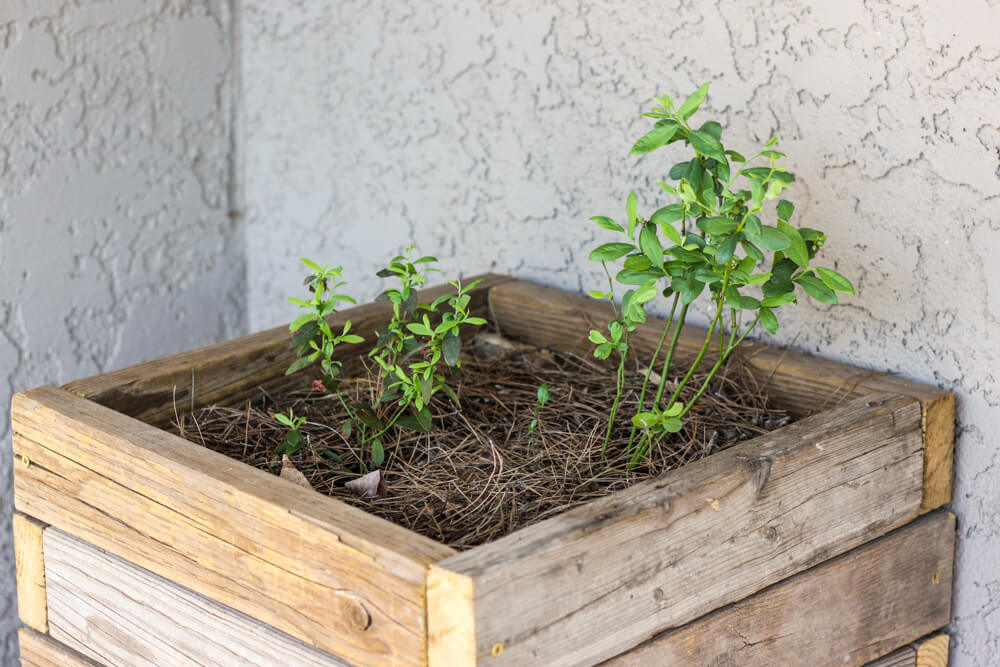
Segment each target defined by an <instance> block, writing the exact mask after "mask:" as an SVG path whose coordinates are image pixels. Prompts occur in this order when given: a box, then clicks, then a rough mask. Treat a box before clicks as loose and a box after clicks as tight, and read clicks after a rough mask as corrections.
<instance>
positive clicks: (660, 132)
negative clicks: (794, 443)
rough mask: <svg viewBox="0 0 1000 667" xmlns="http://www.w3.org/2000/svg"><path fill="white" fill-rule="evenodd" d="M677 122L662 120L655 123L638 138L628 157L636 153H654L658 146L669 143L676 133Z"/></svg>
mask: <svg viewBox="0 0 1000 667" xmlns="http://www.w3.org/2000/svg"><path fill="white" fill-rule="evenodd" d="M677 128H678V125H677V122H676V121H674V120H671V119H664V120H661V121H659V122H657V123H656V125H655V126H654V127H653V129H652V130H650V131H649V132H647V133H646V134H644V135H643V136H642V137H640V138H639V140H638V141H637V142H635V145H634V146H632V150H631V151H629V155H635V154H637V153H649V152H650V151H655V150H656V149H657V148H659V147H660V146H663V145H665V144H668V143H670V140H671V139H673V138H674V135H675V134H676V133H677Z"/></svg>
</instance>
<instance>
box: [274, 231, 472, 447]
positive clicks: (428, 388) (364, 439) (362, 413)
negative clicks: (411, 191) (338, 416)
mask: <svg viewBox="0 0 1000 667" xmlns="http://www.w3.org/2000/svg"><path fill="white" fill-rule="evenodd" d="M414 250H415V248H414V247H412V246H411V247H410V248H407V250H406V253H405V254H404V255H398V256H396V257H394V258H393V259H392V260H391V261H390V263H389V266H387V267H386V268H385V269H382V270H381V271H379V272H378V275H379V276H380V277H383V278H384V277H395V278H397V279H398V281H399V284H398V287H393V288H390V289H387V290H385V291H384V292H383V293H382V294H381V295H380V296H379V299H383V300H388V301H390V302H391V303H392V306H393V316H392V319H391V321H390V322H389V325H388V326H387V327H386V328H385V329H384V330H383V331H380V332H378V338H377V340H376V343H375V346H374V348H373V349H372V350H371V352H370V353H369V356H370V357H371V358H372V359H373V360H374V361H375V371H376V374H377V387H378V391H377V395H378V399H377V400H376V401H375V403H374V405H371V404H365V403H349V402H348V401H347V399H346V398H345V397H344V395H343V393H342V392H341V391H340V388H339V379H340V373H341V369H342V363H341V362H340V361H339V360H338V359H336V358H335V351H336V349H337V346H338V345H340V344H342V343H361V342H363V340H364V339H363V338H362V337H361V336H358V335H356V334H352V333H350V331H351V322H350V321H347V322H345V323H344V326H343V327H342V329H341V331H340V333H339V334H337V333H335V332H334V331H333V329H332V327H331V326H330V324H329V322H328V321H327V319H326V318H327V317H328V316H329V315H330V314H332V313H334V312H336V309H337V307H338V306H339V305H340V304H342V303H352V304H353V303H355V301H354V299H353V298H351V297H349V296H347V295H345V294H341V293H340V292H339V290H340V288H341V287H343V286H345V285H346V284H347V283H345V282H343V281H341V280H340V278H341V267H339V266H337V267H329V266H322V267H321V266H319V265H318V264H316V263H315V262H312V261H310V260H308V259H302V260H301V261H302V263H303V264H305V265H306V267H307V268H309V270H310V273H309V275H308V276H307V277H306V280H305V285H307V286H308V287H309V290H310V292H312V298H311V299H309V300H304V299H289V301H291V302H292V303H294V304H296V305H298V306H299V307H300V308H303V309H305V310H307V311H308V312H307V313H306V314H304V315H302V316H301V317H299V318H297V319H296V320H295V321H294V322H292V324H291V325H290V328H291V330H292V331H293V333H294V336H293V338H292V345H293V346H294V347H295V348H296V353H297V356H298V359H297V360H296V361H295V362H294V363H293V364H292V365H291V366H290V367H289V369H288V371H287V372H288V373H294V372H296V371H299V370H302V369H304V368H307V367H309V366H310V365H312V364H314V363H318V364H319V365H320V370H321V372H322V378H321V379H320V380H316V381H314V383H313V387H314V388H315V389H317V390H320V391H329V392H332V393H334V394H335V395H336V396H337V398H338V400H339V401H340V403H341V404H342V405H343V407H344V409H345V410H346V411H347V414H348V420H347V421H346V422H345V423H344V424H343V426H342V429H341V430H342V433H343V435H344V437H345V438H351V437H352V435H353V437H354V438H355V439H356V440H357V441H358V442H359V443H360V453H359V459H360V460H361V462H362V467H365V465H366V462H370V464H371V465H372V466H373V467H378V466H380V465H382V463H383V462H384V461H385V447H384V444H383V441H382V436H383V435H384V434H385V433H386V432H387V431H389V430H390V429H392V428H394V427H401V428H407V429H411V430H416V431H421V432H428V431H430V430H431V429H432V427H433V423H432V415H431V412H430V409H429V408H428V404H429V402H430V400H431V398H432V397H433V396H434V395H435V394H437V393H438V392H444V393H445V394H447V395H448V396H449V397H450V398H451V399H452V400H453V401H454V402H455V403H456V404H457V403H458V395H457V394H456V393H455V391H454V390H453V389H452V388H451V387H450V386H449V385H448V382H447V379H446V378H445V376H444V374H443V373H444V370H443V369H442V367H441V366H442V363H443V364H444V366H445V367H452V368H458V367H459V366H460V365H461V358H460V355H461V349H462V339H461V333H460V332H461V328H462V327H463V326H466V325H471V326H479V325H482V324H485V323H486V320H484V319H483V318H481V317H474V316H472V315H471V313H470V312H469V303H470V301H471V296H470V295H469V294H468V292H469V291H470V290H471V289H472V288H473V287H475V286H476V285H478V284H479V281H476V282H473V283H471V284H469V285H462V283H461V281H448V284H449V285H451V286H453V287H454V288H455V293H454V294H451V295H445V296H442V297H439V298H438V299H436V300H435V301H434V302H433V303H431V304H418V303H417V289H418V288H419V287H421V286H422V285H423V284H424V283H426V282H427V274H428V273H431V272H436V271H437V269H435V268H434V267H433V266H431V265H432V264H433V263H434V262H436V261H437V259H436V258H434V257H430V256H427V257H420V258H417V259H413V258H412V255H413V252H414ZM442 306H447V308H442ZM366 450H368V452H369V455H368V456H367V457H366V456H365V451H366Z"/></svg>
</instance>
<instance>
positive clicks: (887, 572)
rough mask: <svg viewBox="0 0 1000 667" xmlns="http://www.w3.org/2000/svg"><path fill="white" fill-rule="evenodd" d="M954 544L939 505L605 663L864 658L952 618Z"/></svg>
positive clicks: (750, 665) (634, 665) (639, 666)
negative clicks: (876, 536) (847, 551)
mask: <svg viewBox="0 0 1000 667" xmlns="http://www.w3.org/2000/svg"><path fill="white" fill-rule="evenodd" d="M954 552H955V517H954V516H953V515H951V514H949V513H948V512H945V511H943V510H941V511H938V512H935V513H933V514H930V515H926V516H924V517H921V518H920V519H917V520H916V521H913V522H911V523H909V524H907V525H906V526H903V527H902V528H900V529H898V530H895V531H893V532H892V533H890V534H888V535H885V536H884V537H881V538H879V539H877V540H875V541H873V542H869V543H868V544H866V545H863V546H861V547H858V548H857V549H854V550H853V551H851V552H849V553H847V554H844V555H842V556H839V557H837V558H834V559H832V560H829V561H826V562H825V563H822V564H820V565H817V566H815V567H813V568H811V569H809V570H806V571H805V572H801V573H799V574H797V575H795V576H793V577H790V578H788V579H785V580H784V581H781V582H779V583H777V584H775V585H773V586H771V587H770V588H767V589H765V590H763V591H761V592H759V593H757V594H755V595H752V596H750V597H749V598H746V599H744V600H741V601H740V602H737V603H734V604H731V605H729V606H728V607H724V608H722V609H719V610H717V611H714V612H712V613H711V614H708V615H707V616H704V617H702V618H699V619H698V620H696V621H693V622H691V623H689V624H687V625H685V626H684V627H682V628H680V629H677V630H671V631H668V632H665V633H663V634H662V635H660V636H658V637H655V638H653V639H652V640H650V641H648V642H646V643H645V644H643V645H641V646H639V647H637V648H635V649H632V650H631V651H629V652H628V653H626V654H624V655H621V656H618V657H617V658H614V659H612V660H610V661H609V662H608V663H606V664H607V666H608V667H654V666H656V665H681V664H689V665H718V666H722V665H740V666H741V667H755V666H760V667H769V666H770V665H792V664H800V665H816V666H817V667H818V666H820V665H862V664H865V663H867V662H869V661H871V660H875V659H877V658H878V657H879V656H882V655H885V654H887V653H889V652H890V651H892V650H893V649H895V648H896V647H898V646H902V645H903V644H907V643H909V642H912V641H915V640H917V639H919V638H920V637H923V636H924V635H926V634H928V633H929V632H933V631H934V630H936V629H937V628H940V627H942V626H944V625H947V624H948V622H949V620H950V617H951V580H952V565H953V560H954ZM945 644H947V640H946V641H945ZM908 656H909V657H908V658H901V660H903V662H902V663H901V664H908V665H910V666H911V667H912V665H913V664H914V660H915V657H916V651H912V650H911V651H910V652H909V654H908ZM906 659H908V660H909V662H908V663H907V662H906ZM889 664H894V663H891V662H890V663H889Z"/></svg>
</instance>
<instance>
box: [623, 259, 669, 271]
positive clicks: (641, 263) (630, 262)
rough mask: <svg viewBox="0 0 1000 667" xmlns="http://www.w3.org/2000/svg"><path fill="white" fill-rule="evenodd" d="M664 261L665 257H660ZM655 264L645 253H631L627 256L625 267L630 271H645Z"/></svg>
mask: <svg viewBox="0 0 1000 667" xmlns="http://www.w3.org/2000/svg"><path fill="white" fill-rule="evenodd" d="M660 261H661V262H662V261H663V258H662V257H661V258H660ZM651 266H653V263H652V262H651V261H649V259H648V258H647V257H646V256H645V255H629V256H628V257H626V258H625V264H624V267H625V268H626V269H628V270H629V271H645V270H646V269H648V268H650V267H651Z"/></svg>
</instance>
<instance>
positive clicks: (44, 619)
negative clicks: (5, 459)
mask: <svg viewBox="0 0 1000 667" xmlns="http://www.w3.org/2000/svg"><path fill="white" fill-rule="evenodd" d="M15 465H21V463H20V462H15ZM13 532H14V563H15V567H16V569H17V615H18V616H20V617H21V620H22V621H24V623H25V625H27V626H28V627H30V628H33V629H35V630H38V631H39V632H42V633H45V632H48V631H49V622H48V602H47V601H46V596H45V557H44V553H43V549H42V533H44V532H45V524H44V523H42V522H41V521H38V520H36V519H33V518H31V517H30V516H27V515H25V514H21V513H20V512H14V519H13Z"/></svg>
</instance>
